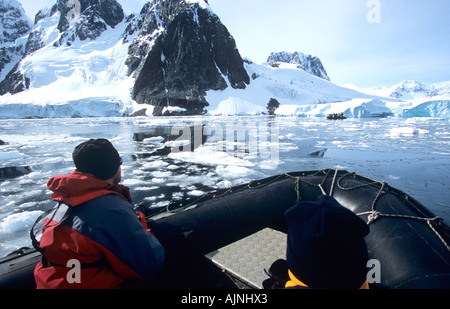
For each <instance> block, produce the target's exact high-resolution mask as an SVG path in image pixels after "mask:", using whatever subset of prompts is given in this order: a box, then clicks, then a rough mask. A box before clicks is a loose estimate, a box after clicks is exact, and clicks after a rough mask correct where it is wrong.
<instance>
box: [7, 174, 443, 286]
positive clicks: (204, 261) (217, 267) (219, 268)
mask: <svg viewBox="0 0 450 309" xmlns="http://www.w3.org/2000/svg"><path fill="white" fill-rule="evenodd" d="M320 195H330V196H333V197H334V198H335V199H336V200H337V201H338V202H340V203H341V204H342V205H343V206H345V207H346V208H348V209H350V210H352V211H353V212H354V213H356V214H357V215H358V216H360V217H361V218H362V219H363V220H366V221H367V223H368V224H369V226H370V233H369V235H368V236H366V243H367V247H368V251H369V257H370V259H371V260H374V261H377V263H378V264H377V265H378V267H379V269H378V271H379V274H378V276H377V278H376V280H375V281H374V282H370V283H371V288H374V289H377V288H389V289H409V288H414V289H436V288H437V289H449V288H450V247H449V243H450V228H449V226H448V225H447V224H446V223H445V222H444V221H443V220H442V219H441V218H439V217H437V216H435V215H434V214H433V213H432V212H431V211H430V210H428V209H427V208H426V207H425V206H423V205H422V204H421V203H419V202H418V201H417V200H415V199H414V198H412V197H411V196H409V195H407V194H406V193H404V192H402V191H400V190H398V189H395V188H393V187H391V186H389V185H388V184H387V183H385V182H380V181H375V180H372V179H369V178H366V177H363V176H359V175H357V174H355V173H351V172H348V171H342V170H331V169H330V170H321V171H307V172H294V173H286V174H281V175H277V176H273V177H270V178H267V179H263V180H255V181H252V182H250V183H247V184H244V185H240V186H237V187H233V188H229V189H223V190H217V191H214V192H210V193H207V194H205V195H204V196H201V197H196V198H191V199H189V200H184V201H178V202H177V201H174V202H171V203H170V204H169V205H167V206H165V207H163V208H159V209H147V208H145V207H141V209H139V210H141V211H145V212H146V215H147V218H148V224H149V227H150V228H151V230H152V232H153V233H154V234H155V236H157V237H158V239H159V240H160V242H161V243H162V245H163V246H164V248H165V250H166V263H165V266H164V269H163V271H162V272H161V275H160V276H159V277H158V278H157V279H156V280H155V282H154V283H153V285H154V286H153V287H155V288H163V289H171V288H174V289H180V288H181V289H182V288H206V289H216V288H242V287H246V288H248V287H250V288H258V287H260V286H261V285H260V284H259V283H257V284H251V283H250V284H249V282H250V280H247V279H248V278H246V275H245V274H242V273H238V272H234V271H233V267H234V266H233V265H231V264H232V263H228V262H233V261H234V262H236V261H239V260H242V259H244V260H245V261H246V262H249V261H248V260H251V259H252V258H255V256H256V255H252V254H250V255H249V254H247V253H248V252H250V251H251V250H253V249H252V248H250V245H251V244H252V243H253V242H256V240H255V238H252V237H253V236H254V235H257V234H258V233H261V231H270V232H269V233H268V234H265V237H266V239H265V240H264V238H263V240H262V244H261V243H260V244H259V246H260V247H257V248H256V251H257V252H260V253H261V252H275V251H278V252H276V253H277V254H278V256H281V257H282V256H283V255H284V254H285V252H283V250H282V249H276V248H275V249H274V248H272V247H271V246H272V244H273V243H275V244H279V245H283V242H284V241H283V239H284V238H283V237H284V236H285V234H286V233H287V229H288V227H287V224H286V222H285V219H284V213H285V211H286V210H287V209H289V208H290V207H292V206H293V205H295V204H296V203H297V202H300V201H315V200H316V199H317V197H318V196H320ZM271 235H272V236H271ZM267 237H269V238H267ZM275 237H278V238H277V239H271V238H275ZM244 240H245V244H244V242H243V241H244ZM260 242H261V241H260ZM239 243H243V244H244V245H241V246H234V245H235V244H239ZM275 246H276V245H275ZM231 247H233V250H234V251H230V252H232V254H231V255H228V257H226V258H225V259H224V262H223V263H222V262H220V261H218V260H217V257H218V256H219V255H217V253H220V252H221V250H228V249H227V248H231ZM281 247H282V246H281ZM230 250H231V249H230ZM264 250H265V251H264ZM263 255H264V256H263V257H262V258H267V255H268V254H266V253H263ZM246 256H247V257H246ZM242 257H244V258H242ZM270 258H271V257H269V260H266V261H265V262H264V263H265V264H264V263H262V264H261V265H260V264H258V263H260V262H258V261H256V260H255V261H250V262H251V263H252V265H253V266H255V267H256V269H257V272H259V273H262V274H264V269H265V268H267V269H268V268H269V267H270V266H271V265H270V263H271V260H270ZM39 260H40V256H39V253H38V252H36V251H34V250H32V249H21V250H19V251H17V252H15V253H13V254H11V255H10V256H8V257H5V258H3V259H2V260H0V288H33V287H34V281H33V269H34V266H35V265H36V263H37V262H38V261H39ZM273 262H275V261H273ZM227 263H228V264H229V265H227ZM368 270H369V271H370V268H369V269H368Z"/></svg>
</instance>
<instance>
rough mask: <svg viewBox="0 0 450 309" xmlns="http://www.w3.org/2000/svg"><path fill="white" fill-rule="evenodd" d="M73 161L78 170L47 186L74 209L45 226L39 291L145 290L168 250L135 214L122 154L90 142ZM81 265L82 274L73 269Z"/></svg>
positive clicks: (38, 270) (103, 143)
mask: <svg viewBox="0 0 450 309" xmlns="http://www.w3.org/2000/svg"><path fill="white" fill-rule="evenodd" d="M72 156H73V161H74V163H75V166H76V170H75V171H73V172H72V173H70V174H68V175H66V176H56V177H52V178H50V180H49V181H48V184H47V185H48V188H49V189H50V190H51V191H52V192H53V194H52V199H53V200H55V201H57V202H63V203H65V204H67V205H70V206H69V207H68V208H69V211H70V212H68V213H67V214H68V215H69V216H68V217H67V219H64V220H63V221H62V222H55V221H53V222H52V221H50V220H49V219H46V222H45V223H44V226H47V228H45V229H44V230H43V234H42V237H41V240H40V245H39V248H40V251H41V252H43V259H42V261H41V262H39V264H38V265H37V266H36V269H35V272H34V275H35V279H36V284H37V288H39V289H48V288H50V289H58V288H61V289H72V288H77V289H112V288H133V287H142V286H143V284H147V282H150V281H151V280H152V279H154V278H155V277H156V275H157V274H158V273H159V271H160V269H161V268H162V266H163V261H164V249H163V247H162V246H161V244H160V242H159V241H158V240H157V239H156V238H155V236H154V235H152V233H151V232H150V230H149V229H148V227H147V223H146V221H145V218H144V216H143V214H140V213H136V212H135V211H134V210H133V205H132V201H131V197H130V192H129V189H128V188H127V187H125V186H123V185H120V184H119V183H120V181H121V178H122V169H121V165H122V160H121V158H120V156H119V153H118V152H117V150H116V149H115V148H114V146H113V145H112V144H111V143H110V142H109V141H108V140H106V139H96V140H94V139H91V140H89V141H87V142H84V143H82V144H80V145H78V146H77V147H76V148H75V150H74V152H73V155H72ZM74 262H75V263H74ZM77 262H78V263H79V265H78V266H79V268H78V269H76V268H69V267H74V266H75V267H76V265H77V264H76V263H77ZM68 264H69V265H70V266H68ZM76 271H79V273H78V274H76V273H75V272H76Z"/></svg>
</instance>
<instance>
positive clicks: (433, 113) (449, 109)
mask: <svg viewBox="0 0 450 309" xmlns="http://www.w3.org/2000/svg"><path fill="white" fill-rule="evenodd" d="M403 117H404V118H413V117H432V118H446V119H449V118H450V100H438V101H430V102H425V103H422V104H420V105H418V106H416V107H414V108H412V109H408V110H405V111H404V112H403Z"/></svg>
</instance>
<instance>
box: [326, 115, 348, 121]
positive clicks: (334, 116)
mask: <svg viewBox="0 0 450 309" xmlns="http://www.w3.org/2000/svg"><path fill="white" fill-rule="evenodd" d="M327 119H328V120H344V119H347V117H345V116H344V115H343V114H330V115H328V116H327Z"/></svg>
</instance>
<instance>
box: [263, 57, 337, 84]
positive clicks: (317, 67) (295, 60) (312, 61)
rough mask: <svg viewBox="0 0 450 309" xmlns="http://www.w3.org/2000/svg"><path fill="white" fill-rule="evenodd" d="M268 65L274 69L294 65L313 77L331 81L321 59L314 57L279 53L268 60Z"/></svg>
mask: <svg viewBox="0 0 450 309" xmlns="http://www.w3.org/2000/svg"><path fill="white" fill-rule="evenodd" d="M267 63H268V64H270V65H271V66H273V67H279V66H280V65H285V64H293V65H295V66H296V68H298V69H302V70H304V71H306V72H308V73H311V74H312V75H315V76H317V77H320V78H323V79H325V80H328V81H329V80H330V78H329V77H328V74H327V71H326V70H325V68H324V67H323V64H322V61H320V59H319V58H317V57H315V56H312V55H305V54H304V53H301V52H293V53H289V52H285V51H284V52H277V53H271V54H270V56H269V58H268V59H267Z"/></svg>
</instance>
